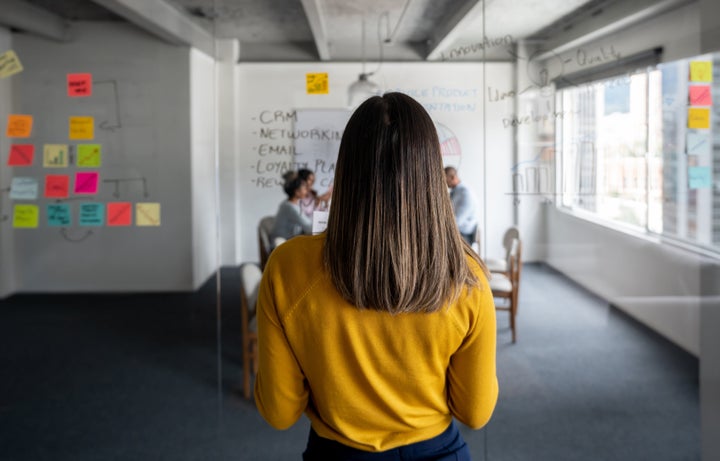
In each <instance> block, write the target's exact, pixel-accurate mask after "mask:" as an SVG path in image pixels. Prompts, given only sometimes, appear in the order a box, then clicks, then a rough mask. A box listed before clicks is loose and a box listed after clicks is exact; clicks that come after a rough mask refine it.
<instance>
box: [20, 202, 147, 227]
mask: <svg viewBox="0 0 720 461" xmlns="http://www.w3.org/2000/svg"><path fill="white" fill-rule="evenodd" d="M77 205H78V206H77V212H76V213H74V212H73V206H72V205H71V204H69V203H48V204H47V205H46V207H45V220H46V223H47V225H48V226H49V227H68V226H73V225H75V224H76V223H77V225H78V226H80V227H101V226H108V227H128V226H132V225H133V223H134V225H135V226H141V227H142V226H159V225H160V204H159V203H155V202H138V203H134V204H133V203H132V202H108V203H100V202H84V203H78V204H77ZM40 214H41V208H40V206H39V205H36V204H29V203H18V204H16V205H15V206H14V207H13V216H12V222H13V227H17V228H24V229H34V228H37V227H39V225H40V220H41V218H40Z"/></svg>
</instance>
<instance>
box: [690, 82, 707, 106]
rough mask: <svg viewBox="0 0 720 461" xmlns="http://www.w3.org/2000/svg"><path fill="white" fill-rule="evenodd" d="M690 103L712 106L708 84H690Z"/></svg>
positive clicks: (692, 104)
mask: <svg viewBox="0 0 720 461" xmlns="http://www.w3.org/2000/svg"><path fill="white" fill-rule="evenodd" d="M690 105H691V106H712V93H711V92H710V85H691V86H690Z"/></svg>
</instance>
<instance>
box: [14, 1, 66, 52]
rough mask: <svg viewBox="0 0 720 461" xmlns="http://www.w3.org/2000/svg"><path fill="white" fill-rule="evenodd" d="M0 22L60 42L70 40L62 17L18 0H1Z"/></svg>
mask: <svg viewBox="0 0 720 461" xmlns="http://www.w3.org/2000/svg"><path fill="white" fill-rule="evenodd" d="M0 24H3V25H5V26H8V27H12V28H14V29H18V30H23V31H25V32H30V33H33V34H36V35H40V36H42V37H45V38H49V39H52V40H57V41H60V42H65V41H68V40H70V35H69V33H68V27H67V23H66V22H65V20H64V19H63V18H61V17H60V16H56V15H54V14H53V13H50V12H49V11H47V10H44V9H42V8H39V7H37V6H35V5H31V4H30V3H26V2H21V1H19V0H3V2H2V7H0Z"/></svg>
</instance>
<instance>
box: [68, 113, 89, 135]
mask: <svg viewBox="0 0 720 461" xmlns="http://www.w3.org/2000/svg"><path fill="white" fill-rule="evenodd" d="M68 136H69V137H70V139H93V138H95V118H94V117H70V131H69V134H68Z"/></svg>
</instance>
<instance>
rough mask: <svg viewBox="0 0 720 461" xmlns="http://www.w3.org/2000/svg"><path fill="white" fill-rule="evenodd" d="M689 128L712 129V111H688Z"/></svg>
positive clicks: (694, 108) (691, 109)
mask: <svg viewBox="0 0 720 461" xmlns="http://www.w3.org/2000/svg"><path fill="white" fill-rule="evenodd" d="M687 126H688V128H694V129H707V128H710V109H701V108H696V107H691V108H689V109H688V123H687Z"/></svg>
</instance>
